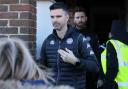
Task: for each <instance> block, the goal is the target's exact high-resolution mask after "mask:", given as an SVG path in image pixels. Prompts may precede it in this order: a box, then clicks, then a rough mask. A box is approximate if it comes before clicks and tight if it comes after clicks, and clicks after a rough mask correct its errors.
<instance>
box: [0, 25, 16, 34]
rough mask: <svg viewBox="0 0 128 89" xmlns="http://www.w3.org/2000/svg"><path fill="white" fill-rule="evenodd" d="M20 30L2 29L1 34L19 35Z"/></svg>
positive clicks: (0, 29)
mask: <svg viewBox="0 0 128 89" xmlns="http://www.w3.org/2000/svg"><path fill="white" fill-rule="evenodd" d="M17 33H18V28H8V27H6V28H0V34H17Z"/></svg>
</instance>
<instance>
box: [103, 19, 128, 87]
mask: <svg viewBox="0 0 128 89" xmlns="http://www.w3.org/2000/svg"><path fill="white" fill-rule="evenodd" d="M110 33H111V36H110V37H111V38H110V40H108V42H107V45H106V49H105V50H104V51H103V53H102V55H101V62H102V68H103V72H104V74H105V79H104V83H103V89H128V77H127V75H128V56H127V52H128V33H127V32H126V28H125V24H124V22H123V21H121V20H114V21H113V22H112V27H111V32H110Z"/></svg>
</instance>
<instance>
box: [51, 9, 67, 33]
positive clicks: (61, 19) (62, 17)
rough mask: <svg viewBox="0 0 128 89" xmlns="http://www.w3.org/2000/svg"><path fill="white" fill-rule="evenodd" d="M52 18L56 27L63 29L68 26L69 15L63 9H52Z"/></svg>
mask: <svg viewBox="0 0 128 89" xmlns="http://www.w3.org/2000/svg"><path fill="white" fill-rule="evenodd" d="M51 19H52V24H53V27H54V29H56V30H59V31H60V30H62V29H63V28H64V27H65V26H67V22H68V19H69V15H68V14H67V13H66V12H65V11H64V10H63V9H54V10H51Z"/></svg>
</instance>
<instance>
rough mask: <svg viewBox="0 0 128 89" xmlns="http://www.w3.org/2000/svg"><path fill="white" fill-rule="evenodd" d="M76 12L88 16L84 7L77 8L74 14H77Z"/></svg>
mask: <svg viewBox="0 0 128 89" xmlns="http://www.w3.org/2000/svg"><path fill="white" fill-rule="evenodd" d="M75 12H84V13H85V15H87V13H86V9H85V8H83V7H75V10H74V14H75Z"/></svg>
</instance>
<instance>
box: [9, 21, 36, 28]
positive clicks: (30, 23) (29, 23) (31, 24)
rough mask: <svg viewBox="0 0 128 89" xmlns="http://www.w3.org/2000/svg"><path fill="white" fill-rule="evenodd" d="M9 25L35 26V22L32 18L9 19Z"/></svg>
mask: <svg viewBox="0 0 128 89" xmlns="http://www.w3.org/2000/svg"><path fill="white" fill-rule="evenodd" d="M9 25H10V26H28V27H35V25H36V23H35V22H34V21H33V20H10V24H9Z"/></svg>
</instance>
